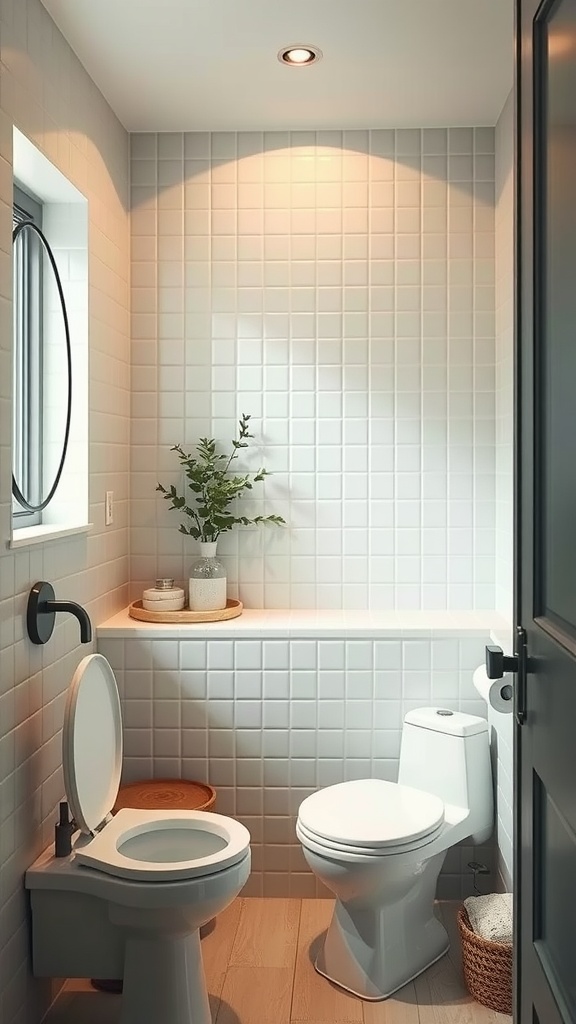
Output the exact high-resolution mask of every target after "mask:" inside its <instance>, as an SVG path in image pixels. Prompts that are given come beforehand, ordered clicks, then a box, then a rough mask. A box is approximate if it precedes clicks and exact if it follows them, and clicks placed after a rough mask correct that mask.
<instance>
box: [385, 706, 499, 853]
mask: <svg viewBox="0 0 576 1024" xmlns="http://www.w3.org/2000/svg"><path fill="white" fill-rule="evenodd" d="M398 782H399V783H400V784H401V785H404V786H413V787H414V788H415V789H422V790H424V791H425V792H427V793H434V795H435V796H439V797H440V799H441V800H443V801H444V803H445V804H454V805H455V806H457V807H465V808H468V809H469V812H470V817H471V819H472V820H471V826H472V828H471V834H472V838H473V839H474V842H484V841H485V840H486V839H487V838H488V836H489V835H490V833H491V831H492V818H493V794H492V768H491V763H490V745H489V734H488V722H487V721H486V719H484V718H479V717H478V716H477V715H466V714H464V713H463V712H461V711H448V710H446V709H444V708H436V707H434V708H418V709H416V710H415V711H409V712H408V714H407V715H406V717H405V719H404V726H403V729H402V744H401V748H400V770H399V774H398Z"/></svg>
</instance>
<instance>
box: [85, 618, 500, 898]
mask: <svg viewBox="0 0 576 1024" xmlns="http://www.w3.org/2000/svg"><path fill="white" fill-rule="evenodd" d="M487 642H489V638H488V632H487V633H486V635H484V636H481V635H478V634H476V635H474V636H462V635H461V636H460V637H458V638H455V637H442V638H433V637H431V636H427V637H418V638H415V639H412V638H410V639H408V638H399V639H395V638H390V637H387V638H386V639H377V638H375V637H374V638H369V639H368V638H363V639H359V640H355V639H346V640H344V639H338V638H335V637H334V638H326V639H319V640H315V639H295V638H288V639H286V638H284V639H279V638H275V639H266V640H255V639H224V638H222V639H208V640H206V639H198V640H196V639H194V640H171V639H166V640H164V639H160V640H147V639H140V638H128V639H100V640H99V644H98V647H99V650H100V652H101V653H102V654H104V655H105V656H106V657H107V658H108V660H109V661H110V663H111V665H112V667H113V668H114V670H115V673H116V677H117V679H118V684H119V688H120V693H121V698H122V708H123V715H124V726H125V731H124V742H125V749H124V755H125V759H124V781H134V780H139V779H146V778H153V777H165V778H175V777H176V778H188V779H197V780H200V781H206V782H210V783H211V784H212V785H214V786H215V787H216V789H217V790H218V799H217V805H216V806H217V810H218V811H220V812H222V813H224V814H230V815H232V816H234V817H237V818H238V819H239V820H240V821H242V822H244V824H245V825H246V826H247V827H248V829H249V830H250V833H251V836H252V853H253V871H252V876H251V879H250V882H249V884H248V887H247V889H246V894H247V895H262V894H263V895H266V896H287V895H291V896H313V895H316V893H317V888H316V881H315V878H314V877H313V876H312V874H311V873H310V872H309V871H308V869H307V866H306V863H305V861H304V859H303V857H302V854H301V850H300V846H299V843H298V841H297V839H296V835H295V820H296V813H297V810H298V806H299V804H300V803H301V801H302V800H303V799H304V798H305V797H306V796H308V795H309V794H310V793H312V792H314V790H316V789H317V788H319V787H322V786H329V785H332V784H333V783H337V782H342V781H345V780H347V779H356V778H365V777H376V778H382V779H388V780H391V781H395V780H396V778H397V773H398V757H399V752H400V736H401V727H402V721H403V716H404V715H405V713H406V712H407V711H408V710H410V709H411V708H415V707H420V706H422V705H428V704H438V705H441V706H443V707H447V708H451V709H453V710H461V711H467V712H470V713H472V714H480V715H483V716H485V715H486V705H485V703H484V702H483V701H480V700H479V699H478V694H477V692H476V690H475V689H474V687H473V685H472V673H473V670H474V669H475V668H476V667H477V666H478V664H480V662H481V661H482V659H483V654H484V645H485V644H486V643H487ZM472 859H476V860H480V861H483V862H484V863H486V864H488V866H490V867H491V868H493V866H494V856H493V848H492V845H491V844H488V845H487V846H486V847H482V848H475V849H472V848H470V847H466V846H465V845H464V846H461V847H457V848H454V849H453V850H451V851H449V853H448V856H447V858H446V862H445V867H444V871H443V874H442V876H441V882H440V889H439V893H440V895H441V896H442V897H444V898H449V899H458V898H460V897H461V896H462V895H463V894H468V892H469V891H470V889H471V874H470V871H469V869H468V868H467V862H468V861H469V860H472ZM491 881H492V882H493V883H494V884H495V882H496V879H495V878H494V876H492V877H491Z"/></svg>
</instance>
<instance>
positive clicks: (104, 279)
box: [0, 0, 129, 1024]
mask: <svg viewBox="0 0 576 1024" xmlns="http://www.w3.org/2000/svg"><path fill="white" fill-rule="evenodd" d="M0 58H1V63H0V328H1V329H0V936H1V943H0V946H1V948H0V1020H1V1021H2V1024H36V1022H37V1021H39V1020H40V1019H41V1017H42V1015H43V1013H44V1011H45V1009H46V1007H47V1005H48V1003H49V1001H50V999H51V985H50V983H48V982H46V983H38V982H34V980H33V979H32V978H31V975H30V954H29V921H28V913H27V897H26V894H25V892H24V890H23V874H24V871H25V869H26V868H27V867H28V865H29V864H30V863H31V861H32V860H33V859H34V857H35V856H36V855H37V854H38V853H39V852H40V851H41V850H42V849H43V848H44V847H45V846H46V845H47V844H48V842H49V841H50V839H51V837H52V827H53V824H54V821H55V811H56V808H57V803H58V801H59V800H60V799H62V797H63V784H62V773H61V757H60V746H61V740H60V730H61V726H62V717H63V710H64V696H65V690H66V687H67V685H68V683H69V681H70V679H71V676H72V674H73V672H74V669H75V667H76V665H77V664H78V661H79V660H80V658H81V657H82V656H83V655H84V654H86V653H87V652H88V651H89V650H91V648H80V646H79V643H78V641H79V635H78V624H77V622H76V621H75V620H71V619H67V618H66V617H65V616H58V619H59V620H60V621H59V625H58V626H57V628H56V630H55V633H54V635H53V637H52V639H51V640H50V642H49V643H48V644H47V645H46V646H45V647H43V648H37V647H33V645H32V644H31V643H30V642H29V641H28V639H27V637H25V636H24V617H25V608H26V600H27V596H28V591H29V589H30V587H31V585H32V584H34V583H35V582H36V581H37V580H39V579H47V580H49V581H50V582H52V583H53V584H54V585H55V589H56V593H57V595H58V596H59V597H63V598H70V599H72V600H76V601H79V602H81V603H82V604H84V605H85V606H86V607H87V608H88V611H89V612H90V615H91V617H92V620H93V622H95V623H97V622H99V621H101V620H102V619H104V618H106V617H107V616H108V615H110V614H111V613H112V612H113V611H115V610H117V609H118V608H120V607H122V606H123V605H124V604H125V603H126V601H127V597H128V591H127V579H128V558H127V554H128V530H127V524H128V495H129V476H128V440H129V430H128V426H129V390H128V389H129V318H128V300H129V295H128V280H129V262H128V258H129V234H128V137H127V134H126V132H125V131H124V129H123V128H122V126H121V125H120V124H119V122H118V121H117V119H116V118H115V117H114V115H113V114H112V112H111V110H110V108H109V107H108V106H107V105H106V103H105V101H104V100H103V98H102V96H101V95H100V93H99V92H98V90H97V89H96V87H95V86H94V84H93V83H92V81H91V80H90V78H89V77H88V75H87V74H86V72H85V71H84V69H83V68H82V67H81V65H80V64H79V62H78V60H77V58H76V56H75V55H74V53H73V52H72V50H71V49H70V48H69V46H68V45H67V43H66V42H65V41H64V39H63V38H62V36H61V35H60V33H59V31H58V30H57V29H56V27H55V26H54V24H53V22H52V21H51V19H50V18H49V16H48V14H47V12H46V10H45V9H44V7H43V6H42V4H41V3H40V2H39V0H3V2H2V3H1V4H0ZM14 124H15V125H17V127H18V128H19V129H20V130H21V131H22V132H23V133H24V134H25V135H27V136H28V137H29V138H30V139H31V141H32V142H34V143H35V145H36V146H38V147H39V149H41V150H42V152H43V153H44V154H45V155H46V156H47V157H48V158H49V159H50V160H51V161H52V162H53V163H55V164H56V165H57V167H58V168H59V169H60V170H61V171H62V172H63V174H65V175H66V176H67V177H68V178H69V179H70V180H71V181H72V182H73V184H74V185H76V186H77V188H78V189H79V190H80V191H81V192H83V193H84V195H86V196H87V198H88V201H89V216H90V229H89V237H90V252H89V265H90V438H91V441H90V519H91V521H92V522H93V523H94V529H93V531H92V533H91V534H90V535H87V536H85V537H72V538H69V539H67V540H61V541H58V542H52V543H45V544H41V545H38V546H36V547H31V548H26V549H21V550H18V551H15V552H13V551H11V550H9V548H8V542H9V538H10V515H11V494H10V465H11V456H10V436H11V430H12V426H11V401H12V399H11V349H12V307H11V295H12V261H11V232H12V218H11V209H12V128H13V125H14ZM106 489H113V490H114V493H115V498H116V515H115V522H114V526H113V527H110V528H108V529H107V530H105V529H104V492H105V490H106Z"/></svg>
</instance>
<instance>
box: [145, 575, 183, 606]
mask: <svg viewBox="0 0 576 1024" xmlns="http://www.w3.org/2000/svg"><path fill="white" fill-rule="evenodd" d="M142 607H143V608H145V609H146V611H148V612H160V613H162V612H179V611H180V610H181V609H182V608H183V607H184V591H183V590H182V587H175V586H174V580H172V579H161V580H156V586H155V587H150V588H149V589H148V590H145V591H144V593H143V594H142Z"/></svg>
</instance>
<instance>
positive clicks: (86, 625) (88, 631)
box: [44, 601, 92, 644]
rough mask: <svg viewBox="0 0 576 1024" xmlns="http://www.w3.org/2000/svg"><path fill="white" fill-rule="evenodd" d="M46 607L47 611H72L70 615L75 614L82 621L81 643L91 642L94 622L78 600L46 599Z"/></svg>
mask: <svg viewBox="0 0 576 1024" xmlns="http://www.w3.org/2000/svg"><path fill="white" fill-rule="evenodd" d="M44 608H45V609H46V611H47V612H70V615H75V616H76V618H77V619H78V622H79V623H80V643H82V644H89V643H90V641H91V640H92V623H91V622H90V616H89V615H88V612H87V611H86V609H85V608H83V607H82V605H81V604H76V601H45V602H44Z"/></svg>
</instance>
